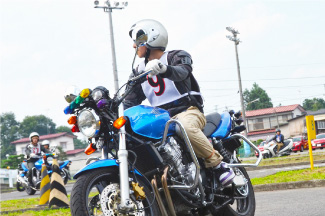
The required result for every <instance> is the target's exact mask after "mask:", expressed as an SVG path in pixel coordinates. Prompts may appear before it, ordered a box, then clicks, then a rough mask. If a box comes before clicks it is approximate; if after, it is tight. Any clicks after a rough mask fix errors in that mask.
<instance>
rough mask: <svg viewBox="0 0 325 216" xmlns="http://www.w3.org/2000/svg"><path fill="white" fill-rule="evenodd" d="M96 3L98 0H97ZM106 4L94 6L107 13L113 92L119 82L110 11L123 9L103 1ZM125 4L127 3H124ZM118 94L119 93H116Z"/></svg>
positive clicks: (116, 89) (117, 87)
mask: <svg viewBox="0 0 325 216" xmlns="http://www.w3.org/2000/svg"><path fill="white" fill-rule="evenodd" d="M95 4H96V1H95ZM97 4H98V1H97ZM105 4H106V5H107V6H95V8H103V9H104V12H107V13H108V19H109V32H110V39H111V51H112V64H113V75H114V87H115V93H117V92H118V90H119V83H118V73H117V65H116V54H115V42H114V32H113V19H112V11H113V9H123V8H124V7H117V6H115V7H112V6H111V3H110V1H109V0H107V1H106V2H105ZM125 6H127V4H126V5H125ZM118 95H120V94H119V93H118Z"/></svg>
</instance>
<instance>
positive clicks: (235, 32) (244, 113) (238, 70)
mask: <svg viewBox="0 0 325 216" xmlns="http://www.w3.org/2000/svg"><path fill="white" fill-rule="evenodd" d="M226 29H227V30H228V31H229V32H231V33H232V34H233V37H231V36H227V38H228V39H229V40H231V41H234V43H235V51H236V61H237V74H238V83H239V94H240V103H241V110H242V115H243V121H244V126H245V128H246V129H245V130H244V135H245V137H247V126H246V110H245V106H244V97H243V90H242V84H241V76H240V67H239V58H238V50H237V45H238V44H239V43H240V42H241V41H240V40H239V39H238V38H237V34H239V32H238V31H237V30H235V29H233V28H231V27H227V28H226Z"/></svg>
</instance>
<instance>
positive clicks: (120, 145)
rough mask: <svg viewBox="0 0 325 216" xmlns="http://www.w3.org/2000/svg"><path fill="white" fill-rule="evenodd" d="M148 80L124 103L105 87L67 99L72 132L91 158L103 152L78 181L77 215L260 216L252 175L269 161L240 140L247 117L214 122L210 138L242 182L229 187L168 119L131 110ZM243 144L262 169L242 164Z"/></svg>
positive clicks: (161, 113)
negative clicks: (81, 139) (191, 215)
mask: <svg viewBox="0 0 325 216" xmlns="http://www.w3.org/2000/svg"><path fill="white" fill-rule="evenodd" d="M148 73H150V71H147V72H143V73H141V74H140V75H138V76H135V77H134V78H132V79H130V80H129V81H128V82H127V84H128V85H129V88H127V89H126V92H125V93H124V94H123V95H122V96H118V93H116V94H115V96H114V97H113V98H110V95H109V92H108V90H107V89H106V88H104V87H102V86H99V87H96V88H95V89H93V90H91V89H88V88H87V89H84V90H82V91H81V92H80V94H79V95H78V96H76V95H75V94H74V93H72V92H71V93H68V94H66V95H65V99H66V101H67V102H69V103H70V104H69V106H67V107H66V108H65V110H64V112H65V114H72V116H71V117H70V118H69V120H68V122H69V123H70V124H72V125H73V127H72V129H71V130H72V131H73V132H81V133H82V134H83V135H85V136H86V137H88V138H89V146H88V147H87V148H86V149H85V153H86V154H88V155H90V154H92V153H93V152H95V151H96V150H101V152H102V157H101V159H99V158H95V157H94V158H89V159H88V161H87V163H88V165H87V166H85V167H84V168H82V169H81V170H79V171H78V172H77V173H76V175H75V176H74V179H76V182H75V184H74V186H73V188H72V192H71V197H70V203H71V204H70V209H71V214H72V215H75V216H77V215H78V216H81V215H120V214H121V215H155V216H156V215H182V214H186V215H188V214H189V213H198V214H199V215H203V214H204V212H205V211H210V212H212V214H213V215H216V214H218V215H254V212H255V195H254V190H253V187H252V184H251V181H250V178H249V176H248V174H247V172H246V170H245V168H244V167H248V166H251V167H256V166H258V164H259V163H260V161H261V159H262V154H261V152H260V151H259V149H258V148H257V147H256V146H255V145H254V144H253V143H251V142H250V141H249V140H248V139H247V138H246V137H244V136H242V135H241V134H240V132H242V131H243V130H245V127H244V126H243V125H240V124H241V123H242V122H243V121H242V119H241V117H240V116H241V113H240V112H237V113H234V112H233V111H231V112H229V113H228V112H224V113H222V114H218V113H216V112H215V113H211V114H209V115H207V116H206V118H207V125H206V127H205V128H204V133H205V135H206V136H207V137H208V139H209V140H210V142H211V144H212V145H213V146H214V148H215V149H216V150H218V152H219V153H220V154H221V155H222V156H223V160H224V161H225V162H227V163H229V166H230V167H232V168H233V170H234V172H235V174H236V177H235V179H234V182H233V183H232V184H230V185H227V186H225V187H223V186H222V185H221V184H220V182H219V179H218V178H216V175H215V174H214V172H213V170H212V169H210V168H205V166H204V163H203V160H201V159H198V158H197V157H196V155H195V153H194V151H193V148H192V145H191V143H190V141H189V138H188V136H187V134H186V132H185V130H184V127H183V126H182V124H181V123H180V122H179V121H177V120H175V119H171V118H170V116H169V112H168V111H166V110H163V109H160V108H157V107H150V106H144V105H138V106H134V107H131V108H129V109H127V110H123V105H121V103H122V101H123V99H124V98H125V97H126V96H127V95H128V94H129V93H130V92H132V91H133V89H134V86H135V85H136V84H137V82H141V79H143V78H145V77H146V75H147V74H148ZM240 140H245V141H246V142H247V143H248V144H249V145H250V146H251V147H252V148H254V149H255V150H256V151H258V152H259V155H260V157H259V158H258V159H257V161H256V163H255V164H242V163H241V162H240V160H239V159H238V158H237V152H236V149H238V148H239V147H240V146H241V141H240ZM91 160H95V161H94V162H92V163H89V162H90V161H91Z"/></svg>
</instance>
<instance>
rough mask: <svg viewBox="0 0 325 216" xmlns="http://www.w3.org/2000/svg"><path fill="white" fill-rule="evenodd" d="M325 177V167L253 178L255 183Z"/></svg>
mask: <svg viewBox="0 0 325 216" xmlns="http://www.w3.org/2000/svg"><path fill="white" fill-rule="evenodd" d="M317 179H325V167H321V168H314V170H311V169H302V170H292V171H282V172H278V173H276V174H274V175H269V176H265V177H261V178H252V179H251V181H252V184H253V185H261V184H271V183H283V182H296V181H308V180H317Z"/></svg>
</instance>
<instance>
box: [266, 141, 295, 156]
mask: <svg viewBox="0 0 325 216" xmlns="http://www.w3.org/2000/svg"><path fill="white" fill-rule="evenodd" d="M283 144H284V145H283V146H282V147H281V148H280V151H279V153H278V154H277V144H276V142H275V141H274V140H271V141H269V142H268V143H266V144H264V151H263V152H262V154H263V158H271V157H275V156H277V157H281V156H288V155H290V154H291V151H292V146H293V141H292V139H287V140H284V142H283Z"/></svg>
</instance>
